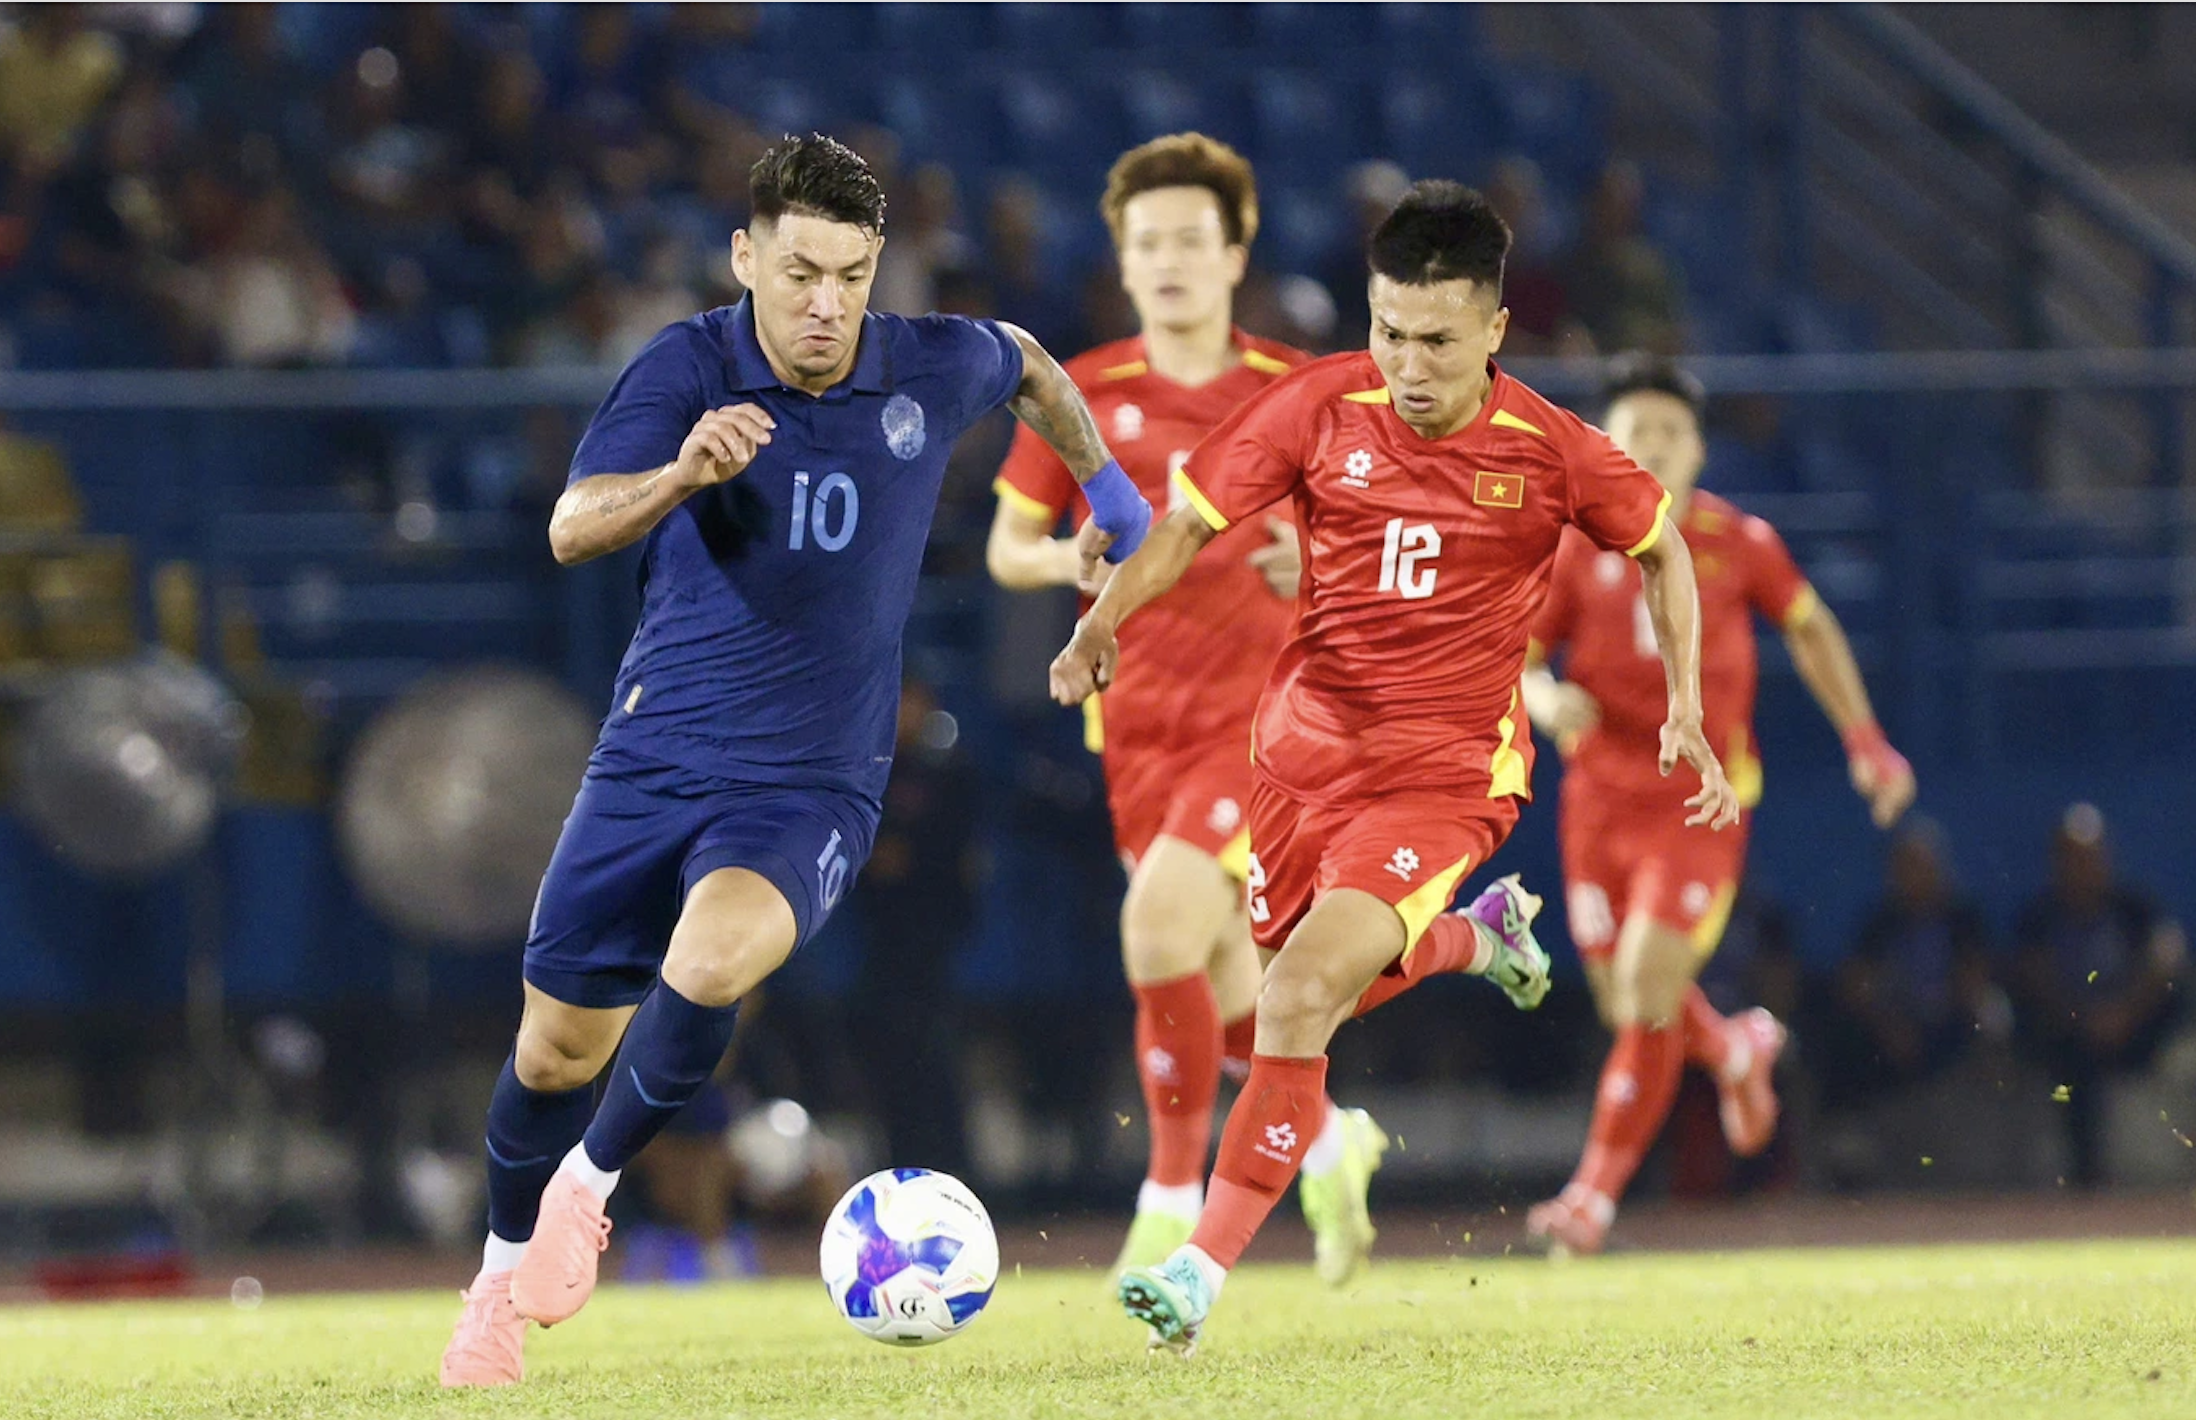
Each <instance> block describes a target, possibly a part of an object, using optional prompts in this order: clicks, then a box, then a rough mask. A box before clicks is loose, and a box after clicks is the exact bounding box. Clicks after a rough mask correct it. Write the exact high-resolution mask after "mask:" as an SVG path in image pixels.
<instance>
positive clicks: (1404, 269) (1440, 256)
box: [1365, 179, 1510, 298]
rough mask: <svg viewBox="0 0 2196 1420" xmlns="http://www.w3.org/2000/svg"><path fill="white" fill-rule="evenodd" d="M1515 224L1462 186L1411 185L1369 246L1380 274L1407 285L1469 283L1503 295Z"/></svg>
mask: <svg viewBox="0 0 2196 1420" xmlns="http://www.w3.org/2000/svg"><path fill="white" fill-rule="evenodd" d="M1509 254H1510V224H1509V223H1507V222H1505V221H1503V220H1502V214H1501V213H1499V212H1497V211H1495V209H1494V204H1492V203H1490V202H1489V201H1487V199H1486V198H1484V197H1482V196H1480V194H1479V193H1478V192H1477V191H1476V190H1474V189H1472V188H1469V187H1466V186H1465V185H1464V184H1462V183H1460V182H1443V181H1441V180H1439V179H1430V180H1427V181H1424V182H1415V183H1412V184H1411V189H1410V191H1408V192H1406V193H1404V194H1403V200H1402V201H1401V202H1398V203H1396V204H1395V210H1394V211H1392V212H1390V213H1389V214H1388V215H1387V216H1386V217H1383V218H1382V219H1381V221H1380V225H1379V226H1378V227H1376V228H1374V229H1373V234H1372V238H1371V240H1369V241H1367V242H1366V243H1365V257H1366V260H1367V261H1369V262H1370V263H1371V264H1372V269H1373V271H1374V273H1375V274H1377V275H1381V276H1385V277H1387V278H1388V279H1389V280H1390V281H1400V282H1402V283H1403V284H1404V285H1406V286H1431V285H1433V284H1434V283H1436V282H1439V281H1470V282H1472V283H1474V284H1475V285H1479V286H1484V287H1486V288H1488V289H1489V290H1491V291H1493V292H1494V293H1495V295H1496V296H1497V297H1498V298H1499V297H1500V296H1501V294H1502V263H1503V261H1504V259H1505V258H1507V257H1508V256H1509Z"/></svg>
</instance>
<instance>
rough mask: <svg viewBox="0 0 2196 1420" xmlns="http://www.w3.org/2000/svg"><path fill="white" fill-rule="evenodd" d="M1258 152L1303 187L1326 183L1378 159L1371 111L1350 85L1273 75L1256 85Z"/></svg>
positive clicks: (1301, 73)
mask: <svg viewBox="0 0 2196 1420" xmlns="http://www.w3.org/2000/svg"><path fill="white" fill-rule="evenodd" d="M1251 107H1252V112H1253V115H1254V118H1255V121H1256V124H1257V138H1256V140H1255V142H1256V145H1257V152H1258V153H1259V154H1260V155H1261V156H1262V157H1267V158H1269V159H1279V160H1280V162H1281V163H1282V164H1285V167H1286V170H1287V171H1288V172H1289V175H1290V176H1291V177H1292V178H1293V179H1295V180H1296V181H1299V182H1303V183H1315V182H1326V181H1328V180H1329V179H1331V178H1332V177H1333V175H1334V174H1336V173H1337V172H1339V171H1340V170H1341V169H1342V168H1343V167H1345V166H1346V165H1348V164H1350V163H1353V162H1356V161H1357V160H1358V159H1360V158H1366V157H1371V156H1373V155H1374V154H1373V147H1374V145H1373V144H1372V142H1371V141H1370V138H1369V135H1368V134H1367V133H1366V131H1365V122H1364V120H1365V110H1366V107H1367V106H1366V105H1365V104H1364V103H1363V102H1361V101H1360V99H1359V96H1358V95H1357V94H1356V93H1355V92H1354V90H1353V86H1351V85H1349V82H1348V80H1346V79H1337V78H1331V77H1329V76H1327V75H1324V74H1320V73H1318V72H1317V71H1312V70H1301V69H1295V70H1291V69H1277V70H1269V71H1267V72H1266V73H1264V74H1262V75H1260V76H1259V77H1258V78H1257V79H1256V80H1255V81H1254V82H1253V83H1252V85H1251Z"/></svg>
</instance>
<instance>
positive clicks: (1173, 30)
mask: <svg viewBox="0 0 2196 1420" xmlns="http://www.w3.org/2000/svg"><path fill="white" fill-rule="evenodd" d="M1115 8H1116V9H1117V10H1118V11H1119V13H1120V19H1121V27H1122V31H1123V33H1124V35H1125V37H1126V39H1127V41H1128V43H1129V46H1130V47H1131V48H1135V49H1147V50H1157V51H1163V52H1165V53H1167V54H1168V55H1170V56H1172V57H1173V58H1174V60H1175V62H1176V63H1182V62H1184V61H1188V62H1190V63H1192V64H1194V63H1195V62H1196V60H1197V59H1198V58H1199V57H1201V56H1203V55H1204V54H1206V53H1207V52H1209V51H1211V50H1238V49H1242V48H1244V47H1246V46H1247V45H1248V44H1249V43H1250V37H1251V36H1250V26H1249V18H1250V17H1249V13H1248V12H1249V11H1251V10H1253V9H1256V8H1257V7H1256V6H1251V5H1229V4H1200V5H1179V4H1168V3H1165V2H1164V0H1128V3H1125V4H1122V5H1119V6H1117V7H1115Z"/></svg>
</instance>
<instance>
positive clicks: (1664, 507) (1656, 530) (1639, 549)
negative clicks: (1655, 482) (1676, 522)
mask: <svg viewBox="0 0 2196 1420" xmlns="http://www.w3.org/2000/svg"><path fill="white" fill-rule="evenodd" d="M1669 514H1670V490H1669V489H1667V488H1665V489H1664V490H1662V501H1661V502H1660V503H1657V504H1655V521H1654V525H1653V526H1652V527H1650V528H1648V529H1647V536H1645V537H1643V538H1641V539H1640V540H1639V541H1638V542H1635V543H1633V544H1632V545H1631V546H1630V547H1627V548H1625V549H1624V555H1625V556H1626V557H1637V556H1639V555H1640V554H1641V553H1643V552H1645V551H1646V550H1647V549H1648V548H1650V547H1653V546H1654V545H1655V544H1656V543H1657V542H1659V541H1660V540H1661V539H1662V525H1663V523H1664V522H1665V521H1667V520H1668V518H1669Z"/></svg>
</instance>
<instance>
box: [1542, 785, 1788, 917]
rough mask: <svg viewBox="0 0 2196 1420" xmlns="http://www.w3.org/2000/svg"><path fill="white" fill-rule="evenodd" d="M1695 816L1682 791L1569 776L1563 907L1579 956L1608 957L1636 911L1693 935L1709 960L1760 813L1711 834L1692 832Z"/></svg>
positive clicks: (1564, 810)
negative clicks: (1632, 789) (1622, 787)
mask: <svg viewBox="0 0 2196 1420" xmlns="http://www.w3.org/2000/svg"><path fill="white" fill-rule="evenodd" d="M1673 777H1674V776H1673ZM1690 813H1692V810H1691V809H1689V808H1686V807H1685V796H1684V794H1683V793H1680V792H1675V791H1673V792H1671V793H1667V794H1653V795H1642V794H1638V793H1625V792H1622V791H1616V790H1609V789H1604V788H1601V787H1600V786H1598V785H1596V784H1594V783H1593V782H1592V781H1591V780H1590V779H1588V778H1587V776H1585V775H1583V774H1568V775H1565V776H1564V779H1563V802H1562V816H1561V821H1560V826H1559V829H1558V836H1559V837H1560V838H1561V839H1562V842H1563V883H1564V906H1565V908H1566V910H1567V912H1566V915H1567V916H1568V917H1569V918H1570V926H1571V942H1572V944H1573V945H1575V946H1576V947H1577V948H1578V954H1579V955H1580V956H1581V957H1584V958H1586V959H1587V960H1589V961H1602V960H1606V959H1607V958H1608V956H1609V954H1610V953H1611V952H1613V951H1615V950H1616V941H1617V929H1618V927H1619V926H1621V925H1622V924H1623V922H1624V920H1625V918H1627V917H1629V916H1632V915H1634V914H1640V915H1644V916H1646V917H1647V918H1648V919H1649V920H1651V921H1654V922H1659V923H1661V924H1662V925H1663V926H1666V927H1674V928H1676V929H1677V930H1678V931H1680V932H1683V933H1685V934H1686V935H1688V936H1690V937H1691V938H1692V939H1693V946H1694V949H1695V950H1696V951H1698V952H1699V953H1700V955H1701V956H1702V957H1704V958H1705V957H1707V956H1708V955H1710V954H1711V953H1713V952H1714V951H1715V949H1716V943H1717V942H1719V941H1721V940H1722V938H1723V929H1724V927H1725V926H1726V925H1727V924H1728V923H1729V922H1730V920H1731V903H1732V901H1733V900H1734V899H1736V898H1737V896H1738V885H1739V877H1740V875H1741V874H1742V873H1743V872H1744V871H1745V869H1746V831H1747V829H1748V828H1749V827H1750V826H1751V825H1752V822H1753V815H1752V814H1750V813H1749V814H1742V815H1740V816H1739V821H1738V822H1737V823H1735V824H1732V825H1731V826H1730V827H1729V828H1726V829H1724V830H1723V831H1722V832H1720V833H1713V832H1710V831H1709V830H1708V829H1706V828H1687V827H1686V826H1685V819H1686V816H1687V815H1688V814H1690Z"/></svg>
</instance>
